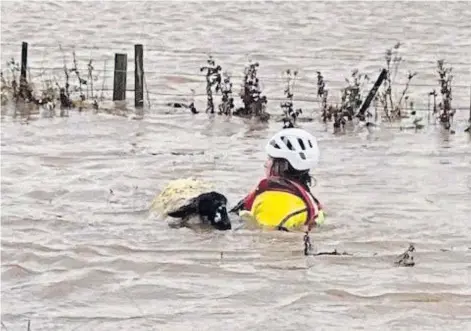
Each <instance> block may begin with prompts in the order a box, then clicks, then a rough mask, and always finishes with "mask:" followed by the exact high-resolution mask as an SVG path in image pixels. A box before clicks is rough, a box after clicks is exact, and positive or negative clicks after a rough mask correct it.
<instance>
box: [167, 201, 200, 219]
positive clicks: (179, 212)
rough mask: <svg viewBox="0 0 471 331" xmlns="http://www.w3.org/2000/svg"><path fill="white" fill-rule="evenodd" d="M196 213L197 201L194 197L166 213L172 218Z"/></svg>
mask: <svg viewBox="0 0 471 331" xmlns="http://www.w3.org/2000/svg"><path fill="white" fill-rule="evenodd" d="M197 213H198V202H197V200H196V199H192V200H191V201H190V202H189V203H188V204H186V205H184V206H182V207H180V208H178V209H176V210H173V211H170V212H168V213H167V215H168V216H170V217H174V218H186V217H188V216H191V215H194V214H197Z"/></svg>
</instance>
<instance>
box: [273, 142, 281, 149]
mask: <svg viewBox="0 0 471 331" xmlns="http://www.w3.org/2000/svg"><path fill="white" fill-rule="evenodd" d="M270 145H272V146H273V147H275V148H276V149H281V148H280V146H278V144H277V143H276V142H275V141H274V140H272V141H270Z"/></svg>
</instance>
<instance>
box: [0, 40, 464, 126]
mask: <svg viewBox="0 0 471 331" xmlns="http://www.w3.org/2000/svg"><path fill="white" fill-rule="evenodd" d="M3 46H8V47H9V48H10V49H12V48H14V47H18V46H19V45H15V44H11V43H2V47H3ZM32 48H33V50H32V51H31V49H30V48H29V45H28V43H26V42H23V43H22V45H21V61H20V63H21V68H20V70H19V71H20V82H21V81H23V80H27V81H33V82H36V81H38V80H40V81H41V84H43V85H45V84H44V82H45V81H48V80H50V81H55V82H56V83H57V82H58V81H61V82H62V83H63V84H62V85H64V84H65V82H64V80H65V77H64V76H65V75H66V74H64V69H65V68H69V69H67V70H69V73H71V74H76V75H77V77H78V79H77V81H78V82H79V83H78V85H80V89H81V88H82V85H85V86H84V88H86V93H87V98H88V97H92V98H93V97H100V98H101V99H104V98H110V99H112V100H113V101H125V100H127V99H128V98H129V93H127V92H132V94H133V98H134V102H133V103H134V106H135V107H136V108H142V107H144V106H145V104H147V105H148V106H163V105H165V104H167V103H169V102H179V101H183V100H185V101H188V100H189V99H190V98H193V99H194V100H196V102H197V103H198V102H200V103H204V102H205V101H204V99H205V98H206V93H205V84H206V81H205V74H204V73H202V72H200V66H201V65H204V64H205V62H206V60H207V56H208V53H205V52H197V51H192V50H165V49H159V48H146V49H145V48H144V46H143V45H142V44H135V45H120V46H118V47H117V48H119V49H120V51H117V52H112V51H109V50H107V49H105V48H102V47H95V46H83V47H80V49H79V48H77V49H75V46H61V45H57V46H54V45H46V44H33V47H32ZM71 51H72V52H73V63H74V64H73V66H72V65H71V63H70V62H71V61H70V55H71V54H70V53H72V52H71ZM85 52H89V56H88V57H87V56H84V55H83V54H84V53H85ZM14 53H15V52H10V54H14ZM18 53H19V52H17V53H16V54H18ZM33 53H34V55H33V56H32V57H31V55H32V54H33ZM79 53H80V55H79ZM40 54H41V55H42V59H41V56H40ZM211 55H213V57H214V58H215V60H216V61H217V62H218V63H221V65H222V67H223V70H229V71H230V77H231V79H232V82H233V84H234V87H235V92H236V93H237V92H238V91H237V85H239V84H238V83H239V82H238V81H241V80H242V79H243V77H244V75H243V68H244V66H245V65H246V64H247V62H248V59H249V56H247V55H246V54H229V53H223V52H212V53H211ZM46 56H47V57H48V58H47V59H46V58H45V57H46ZM406 56H407V55H406ZM250 57H251V58H252V59H253V60H256V61H258V62H260V73H261V74H260V75H258V78H259V79H260V81H261V84H262V87H263V94H264V95H266V96H267V99H268V102H269V107H268V109H269V111H271V112H273V109H275V111H278V109H279V102H280V101H285V100H286V98H285V97H284V96H283V90H284V89H285V84H286V80H285V78H283V77H282V76H281V72H282V71H284V70H286V69H289V68H290V67H291V68H292V67H293V63H295V64H296V66H295V69H297V70H299V72H300V75H299V78H298V80H297V82H296V86H295V87H294V95H295V96H294V98H293V101H294V102H297V103H299V105H303V106H304V107H311V108H320V104H321V102H322V100H321V98H320V97H318V96H317V95H316V90H317V86H316V84H317V79H316V76H317V72H318V71H319V72H322V74H323V76H324V77H325V78H324V80H325V83H326V85H327V87H326V88H327V89H328V90H329V91H330V93H329V101H330V102H332V103H338V102H340V101H341V100H340V93H339V91H340V90H341V89H342V88H343V87H344V85H345V78H346V77H349V75H350V72H351V70H352V69H354V68H358V67H359V66H360V67H363V68H361V69H360V71H361V72H366V73H367V74H369V75H371V76H372V77H371V81H370V82H368V86H366V88H369V87H371V86H372V85H373V83H374V79H375V77H374V76H376V75H377V74H378V73H379V71H380V70H381V69H382V68H383V67H384V59H383V57H384V56H382V55H381V53H378V54H375V55H368V56H364V57H361V56H359V57H355V56H339V57H338V58H326V57H319V56H315V55H312V56H304V55H299V56H295V57H294V56H291V57H283V56H282V55H280V54H270V55H267V54H252V55H251V56H250ZM31 59H32V61H31ZM264 59H265V60H264ZM445 60H446V59H445ZM5 62H6V61H5V58H4V51H3V50H2V66H3V65H4V64H5ZM61 62H62V65H61ZM78 62H80V63H83V62H85V63H88V65H87V67H84V66H79V65H78V64H77V63H78ZM100 62H101V63H100ZM264 62H265V63H266V62H270V70H265V68H266V67H265V66H264V64H265V63H264ZM30 63H31V64H30ZM97 64H98V65H97ZM101 64H102V65H103V67H102V68H101ZM112 65H113V69H110V67H111V66H112ZM451 65H453V68H454V70H453V72H454V75H455V77H458V78H460V77H461V79H458V80H454V82H452V88H453V100H454V105H453V107H454V108H455V109H458V110H460V111H461V110H464V109H466V111H468V109H469V113H470V114H469V116H470V119H471V84H470V81H471V76H470V75H469V67H471V62H462V61H453V62H451ZM403 66H405V67H406V68H402V69H401V70H400V71H399V72H398V77H399V76H400V77H402V79H401V78H398V80H397V81H395V84H396V85H397V86H402V85H404V84H406V79H405V77H406V74H405V72H404V71H403V70H404V69H406V70H407V69H409V67H412V68H410V69H416V68H419V69H420V71H419V75H420V76H421V77H419V78H418V79H414V80H412V81H411V82H410V84H409V91H410V94H411V95H412V96H413V97H411V99H414V101H415V102H414V103H415V107H414V110H417V111H428V110H429V109H430V106H429V105H428V104H429V103H430V96H429V95H430V93H431V92H432V91H433V90H436V91H439V90H440V86H439V84H438V76H437V74H436V61H429V60H428V61H427V60H422V59H412V60H410V59H408V60H407V61H406V62H405V63H404V64H403ZM91 67H92V69H91V70H90V68H91ZM236 67H239V72H240V74H237V71H236V73H235V74H234V70H235V68H236ZM296 67H297V68H296ZM332 68H334V69H332ZM339 68H342V69H339ZM457 68H458V70H456V69H457ZM9 69H10V68H6V70H5V69H2V73H3V72H4V71H8V70H9ZM10 71H11V72H12V74H13V71H14V70H10ZM264 71H265V72H266V71H271V72H273V71H275V72H276V71H277V72H279V73H280V74H279V75H266V74H264ZM339 71H342V72H344V73H345V74H344V75H343V76H340V75H339V73H338V72H339ZM79 72H82V73H83V72H87V73H88V74H87V78H88V79H87V80H85V79H84V78H83V77H80V76H79ZM128 76H134V79H129V77H128ZM67 79H69V78H67ZM70 80H71V81H72V80H73V79H72V78H70ZM456 81H457V82H456ZM84 82H85V83H84ZM110 82H112V84H110ZM82 83H84V84H82ZM93 85H95V90H93V89H94V87H93ZM72 92H73V93H80V92H79V91H78V89H77V87H75V89H73V91H72ZM398 93H400V92H398ZM88 94H90V95H88ZM214 97H215V98H218V97H220V95H214ZM468 100H469V104H468V102H467V101H468ZM145 101H147V103H145ZM316 104H317V105H316Z"/></svg>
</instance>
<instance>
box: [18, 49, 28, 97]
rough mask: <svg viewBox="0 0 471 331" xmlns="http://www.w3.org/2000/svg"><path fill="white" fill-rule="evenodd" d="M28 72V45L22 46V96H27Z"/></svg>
mask: <svg viewBox="0 0 471 331" xmlns="http://www.w3.org/2000/svg"><path fill="white" fill-rule="evenodd" d="M27 70H28V43H27V42H24V41H23V43H22V44H21V71H20V90H19V91H20V95H22V96H23V97H25V96H26V91H27V89H28V88H27V87H28V81H27V80H26V72H27Z"/></svg>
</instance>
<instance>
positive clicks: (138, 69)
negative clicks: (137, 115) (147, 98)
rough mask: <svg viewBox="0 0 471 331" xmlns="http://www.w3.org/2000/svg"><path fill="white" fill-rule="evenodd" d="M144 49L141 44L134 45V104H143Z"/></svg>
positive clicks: (137, 106) (140, 105)
mask: <svg viewBox="0 0 471 331" xmlns="http://www.w3.org/2000/svg"><path fill="white" fill-rule="evenodd" d="M143 58H144V50H143V47H142V45H141V44H137V45H134V106H135V107H136V108H142V107H143V106H144V63H143Z"/></svg>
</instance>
